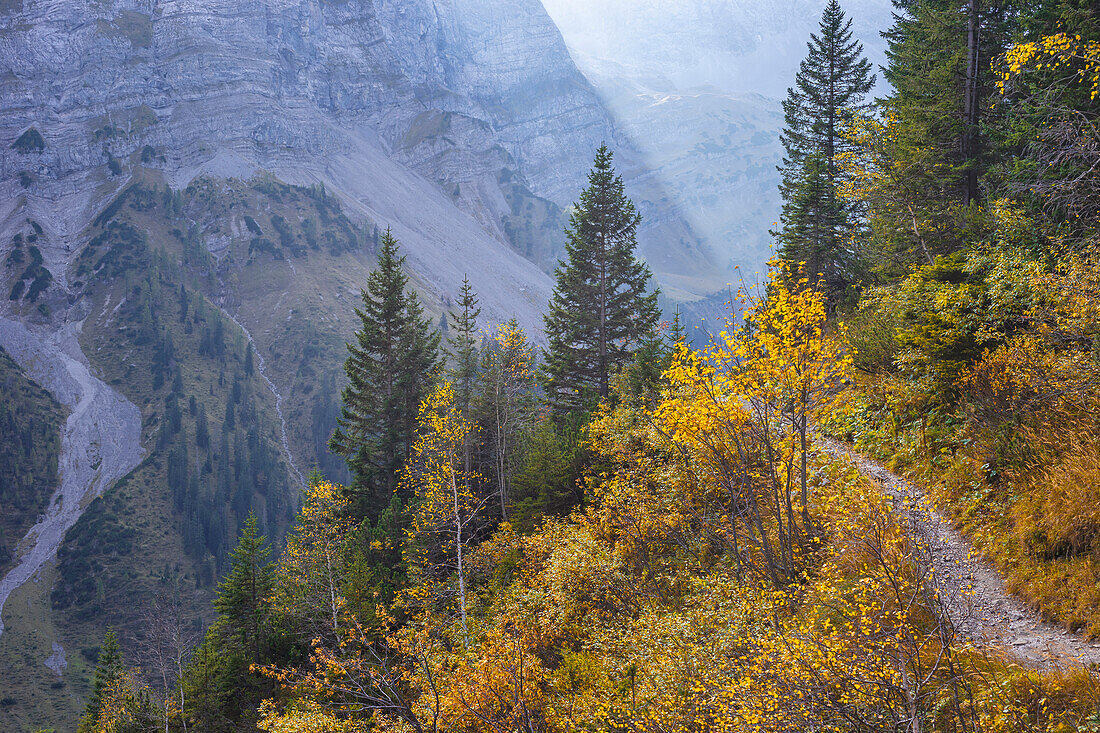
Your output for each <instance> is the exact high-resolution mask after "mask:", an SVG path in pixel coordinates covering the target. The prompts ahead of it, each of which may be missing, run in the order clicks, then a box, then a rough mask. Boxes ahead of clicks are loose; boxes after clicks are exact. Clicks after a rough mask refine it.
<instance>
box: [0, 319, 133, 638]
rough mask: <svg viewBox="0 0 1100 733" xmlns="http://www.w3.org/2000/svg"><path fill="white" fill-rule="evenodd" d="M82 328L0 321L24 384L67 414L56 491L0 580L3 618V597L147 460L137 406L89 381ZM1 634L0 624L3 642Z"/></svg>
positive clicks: (0, 337)
mask: <svg viewBox="0 0 1100 733" xmlns="http://www.w3.org/2000/svg"><path fill="white" fill-rule="evenodd" d="M80 325H81V323H80V322H75V323H74V322H70V323H67V324H65V325H64V326H62V327H61V328H59V329H57V330H45V329H41V330H32V329H30V328H28V327H26V326H24V325H23V324H21V323H19V322H17V321H12V320H9V319H7V318H3V317H0V345H3V347H4V349H5V350H7V351H8V353H9V354H11V356H12V358H13V359H15V361H16V362H17V363H19V364H20V366H22V367H23V369H24V370H25V371H26V373H27V374H28V376H30V377H31V378H32V379H34V380H35V381H36V382H37V383H38V384H40V385H42V386H43V387H45V388H46V389H48V390H49V391H50V392H52V393H53V395H54V397H55V398H56V399H57V401H58V402H60V403H62V404H63V405H65V406H66V407H68V408H69V410H70V413H69V417H68V418H67V419H66V421H65V427H64V429H63V430H62V434H61V456H60V459H59V461H58V475H59V478H60V480H61V486H60V487H59V488H58V489H57V491H56V492H55V493H54V495H53V497H52V499H51V501H50V507H49V509H48V510H47V511H46V513H45V514H43V515H42V517H41V518H40V519H39V521H38V523H37V524H35V525H34V527H32V528H31V530H30V532H28V533H27V536H26V537H25V538H24V539H23V542H22V543H21V545H20V548H19V552H18V554H19V560H18V562H17V564H16V566H15V567H14V568H12V569H11V570H10V571H9V572H8V573H7V574H6V575H5V576H4V577H3V578H2V579H0V611H2V610H3V606H4V602H5V601H6V600H7V598H8V596H9V595H10V594H11V593H12V592H13V591H14V590H15V589H17V588H18V587H19V586H21V585H23V584H24V583H26V582H27V581H28V580H30V579H31V578H32V577H34V576H35V575H36V574H37V573H38V571H39V570H40V569H41V568H42V566H43V565H44V564H45V563H46V562H48V561H50V560H52V559H53V558H55V557H56V556H57V550H58V548H59V547H60V546H61V542H62V540H63V539H64V538H65V533H66V532H68V531H69V528H70V527H72V526H73V525H74V524H76V521H77V520H78V519H80V515H81V514H83V513H84V509H85V508H86V507H87V506H88V504H89V503H91V501H92V499H94V498H95V497H97V496H99V495H100V494H101V493H103V491H105V490H106V489H107V488H108V487H109V486H111V485H112V484H114V483H115V482H116V481H118V480H119V479H120V478H122V477H123V476H125V475H126V474H127V473H129V472H130V471H131V470H132V469H133V468H134V467H135V466H136V465H137V464H138V463H140V462H141V459H142V458H143V457H144V455H145V451H144V449H143V448H142V446H141V414H140V413H139V412H138V409H137V407H136V406H135V405H133V404H132V403H130V402H129V401H127V400H126V399H125V398H123V397H122V395H120V394H119V393H118V392H116V391H115V390H114V389H112V388H111V387H110V386H108V385H107V384H104V383H103V382H102V381H100V380H99V379H97V378H96V377H95V376H93V375H92V373H91V371H90V370H89V367H88V362H87V359H86V358H84V354H83V353H82V352H81V351H80V345H79V343H78V342H77V334H78V332H79V329H80ZM3 631H4V624H3V621H2V620H0V634H2V633H3Z"/></svg>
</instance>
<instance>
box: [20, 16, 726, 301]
mask: <svg viewBox="0 0 1100 733" xmlns="http://www.w3.org/2000/svg"><path fill="white" fill-rule="evenodd" d="M0 109H2V110H3V111H4V114H3V115H2V116H0V222H6V224H0V229H2V230H4V231H6V230H8V229H9V228H10V227H11V226H14V223H13V222H16V223H17V222H22V221H24V220H25V218H26V217H27V216H31V217H33V218H34V219H35V220H36V221H41V222H42V224H43V225H44V226H46V227H47V229H48V230H50V234H52V235H54V237H55V241H60V242H64V243H65V246H66V247H68V248H69V249H70V250H75V249H78V247H79V242H78V241H76V240H75V238H76V237H78V236H79V233H80V231H81V230H82V229H83V228H84V227H85V225H86V224H87V222H88V221H89V220H90V219H91V218H92V217H93V216H95V214H96V212H97V211H99V210H100V209H101V208H102V207H103V206H104V204H105V202H106V201H108V200H110V198H111V197H112V196H113V195H115V194H116V193H117V192H118V191H119V190H120V189H121V188H122V187H123V186H124V185H125V183H126V182H127V181H128V180H129V177H130V175H131V172H132V171H133V170H134V169H135V168H136V167H138V166H144V167H147V168H155V169H159V170H161V171H162V172H163V174H164V175H165V177H166V178H167V179H168V180H169V181H170V182H172V183H173V185H176V186H181V185H185V184H186V183H187V182H189V181H190V180H192V179H193V178H194V177H195V176H197V175H200V174H205V175H213V176H222V177H229V176H237V177H247V176H249V175H251V174H252V173H253V172H255V171H256V170H259V169H265V170H270V171H272V172H274V173H276V175H278V176H280V177H281V178H283V179H285V180H288V181H291V182H323V183H325V184H326V185H327V186H329V187H330V188H331V189H333V190H335V191H337V192H338V193H339V194H340V195H341V197H342V198H344V199H345V202H346V203H347V204H349V205H350V208H352V210H353V211H354V210H355V209H356V208H358V209H359V210H360V211H361V212H362V213H363V214H365V215H369V216H370V217H371V218H372V219H374V220H375V221H377V222H379V223H381V224H382V225H389V226H392V227H394V229H395V231H397V233H398V234H399V235H400V236H402V237H403V243H404V244H405V245H406V247H407V249H408V250H409V252H410V260H412V264H413V266H414V269H415V268H419V271H421V272H422V274H423V275H424V276H425V278H426V279H428V280H429V281H439V282H440V283H442V282H443V281H444V280H447V279H448V278H450V277H451V276H452V275H454V274H455V273H454V272H453V270H454V268H448V267H441V266H439V265H438V263H437V261H438V260H439V259H440V256H441V255H443V254H444V252H442V251H440V250H439V249H438V247H437V245H439V244H440V242H439V238H440V237H446V238H448V239H451V240H467V241H468V243H469V244H470V245H471V248H470V251H469V252H466V253H465V255H464V257H465V262H464V263H463V267H464V268H467V269H470V268H474V267H478V266H480V265H481V264H482V262H481V260H479V259H476V258H479V257H483V256H489V253H490V252H492V251H493V250H494V248H498V247H497V245H500V244H502V243H511V244H516V242H515V239H516V235H515V233H514V229H515V228H516V226H517V217H519V216H521V215H522V210H524V209H526V208H527V207H529V206H530V205H531V204H532V202H538V203H539V204H540V206H541V207H542V208H545V209H547V210H548V211H550V212H551V213H552V214H554V215H555V216H556V217H557V218H556V219H554V226H555V227H556V226H557V225H558V224H559V223H560V219H561V216H560V209H561V208H563V207H566V206H568V204H569V203H570V202H571V201H572V200H573V199H574V198H575V197H576V195H577V193H579V191H580V189H581V187H582V186H583V185H584V176H585V173H586V171H587V169H588V166H589V165H590V162H591V158H592V154H593V152H594V150H595V148H596V147H597V146H598V145H599V144H600V142H602V141H607V142H608V143H609V144H611V145H612V146H613V147H615V148H616V149H617V150H619V165H620V169H621V170H622V171H623V172H624V174H625V175H626V177H627V178H628V186H629V188H630V192H631V193H632V194H633V195H634V196H635V197H636V198H637V199H638V200H639V202H640V205H641V207H642V210H643V214H645V215H646V229H645V231H644V233H643V237H642V238H643V252H644V253H645V254H646V255H647V256H648V257H649V259H650V260H651V261H652V264H653V265H654V267H655V269H657V270H659V271H668V272H670V273H674V274H676V275H677V276H687V277H688V279H689V280H690V279H691V278H704V279H705V277H706V276H707V269H708V268H709V260H708V258H707V256H706V255H705V253H703V252H702V251H700V250H699V249H698V246H697V242H696V240H695V237H694V235H693V234H692V232H691V230H690V228H689V227H688V226H687V225H686V224H684V222H683V220H682V219H681V218H679V217H678V215H677V214H676V213H675V212H671V213H669V212H658V211H657V209H656V207H657V206H658V205H659V204H660V203H661V202H662V194H661V192H660V186H659V184H657V183H656V182H655V181H654V180H653V179H652V177H651V176H648V175H647V172H646V171H645V170H644V169H643V168H642V166H641V163H640V156H639V155H637V154H636V153H635V152H634V150H633V149H632V147H631V145H630V143H629V141H628V140H626V139H625V138H624V137H623V135H622V134H621V133H620V132H619V131H618V130H617V129H616V128H615V126H614V124H613V123H612V121H611V119H610V117H609V116H608V114H607V112H606V111H605V109H604V108H603V106H602V105H601V103H600V101H599V99H598V98H597V96H596V94H595V92H594V91H593V89H592V87H591V86H590V84H589V83H588V82H587V80H586V79H585V78H584V76H582V75H581V74H580V72H579V71H578V70H577V68H576V66H575V65H574V64H573V62H572V60H571V59H570V57H569V53H568V51H567V50H566V47H565V45H564V43H563V41H562V38H561V35H560V33H559V32H558V30H557V28H556V26H555V25H554V24H553V22H552V21H551V20H550V18H549V17H548V16H547V15H546V13H545V11H544V10H543V8H542V5H541V4H540V3H539V2H538V0H114V1H109V2H102V1H101V0H21V1H20V0H6V2H3V3H0ZM30 128H33V129H34V130H35V131H37V133H38V134H40V135H41V139H42V141H43V142H44V145H43V146H38V147H35V146H28V145H16V146H14V147H13V144H14V143H15V141H16V140H17V139H20V136H21V135H22V134H23V133H24V132H25V131H27V130H28V129H30ZM543 225H544V229H546V230H547V231H546V232H544V234H543V236H544V237H547V238H552V237H557V238H558V239H560V236H559V235H558V233H557V232H552V231H551V229H552V227H550V225H549V224H547V223H546V222H545V221H544V222H543ZM3 233H4V232H3V231H0V234H3ZM475 241H476V246H475V245H474V242H475ZM453 243H454V241H452V242H451V244H452V245H453ZM547 246H549V245H543V247H544V249H545V248H546V247H547ZM498 249H502V248H498ZM520 249H522V248H520ZM525 254H528V255H531V254H532V253H530V252H527V253H525ZM45 255H46V261H47V265H48V266H50V267H51V269H54V268H57V267H58V266H59V265H61V263H62V261H63V260H64V255H65V253H63V252H47V253H45ZM492 258H493V257H492V256H490V259H492ZM495 259H497V260H499V261H504V260H513V259H515V258H514V257H511V255H510V253H504V254H500V253H497V254H496V255H495ZM532 259H539V258H538V257H532ZM541 259H542V261H543V264H544V266H545V265H546V264H547V263H548V262H552V260H553V256H552V253H550V252H544V253H543V256H542V258H541ZM501 266H502V265H500V264H499V262H498V263H497V264H496V265H489V267H490V269H492V268H494V267H496V268H498V269H499V267H501ZM508 267H509V268H511V269H512V270H515V272H512V273H510V275H511V276H512V277H514V278H520V279H522V278H525V277H526V278H529V279H531V280H532V283H531V285H532V286H533V287H535V288H536V289H537V290H538V291H540V292H539V293H538V295H539V297H541V296H542V295H543V294H546V293H547V292H548V288H547V281H546V279H545V278H542V277H541V276H538V275H537V274H535V273H533V272H532V273H528V272H526V270H527V269H528V268H527V267H526V263H523V262H510V263H509V265H508ZM58 269H63V268H58ZM60 275H61V273H55V277H59V276H60ZM59 279H63V278H60V277H59ZM496 281H498V279H494V282H496ZM506 300H507V299H506V298H503V299H502V300H501V302H500V303H498V305H499V306H500V307H501V308H502V309H503V310H507V309H508V307H509V306H510V304H509V303H507V302H506ZM528 315H533V313H529V314H528Z"/></svg>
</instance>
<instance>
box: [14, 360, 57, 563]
mask: <svg viewBox="0 0 1100 733" xmlns="http://www.w3.org/2000/svg"><path fill="white" fill-rule="evenodd" d="M63 419H64V410H63V409H62V407H61V405H59V404H58V403H57V402H56V401H55V400H54V399H53V397H52V396H50V394H49V393H48V392H46V391H45V390H44V389H42V388H41V387H38V386H37V385H35V384H34V382H32V381H31V380H30V379H28V378H27V376H26V375H25V374H24V373H23V370H21V369H20V368H19V366H18V365H17V364H16V363H15V362H14V361H12V358H11V357H10V356H8V354H7V353H5V352H4V351H3V350H2V349H0V476H3V477H4V480H3V481H2V482H0V571H2V570H3V569H5V568H6V567H7V566H8V564H9V561H10V560H11V557H12V555H13V554H14V552H15V548H16V545H17V544H18V542H19V539H20V538H21V537H23V536H25V535H26V534H27V530H29V529H30V528H31V526H32V525H33V524H34V522H35V520H36V518H37V517H38V515H39V514H41V513H42V512H43V511H45V510H46V508H47V507H48V506H49V502H50V493H51V492H50V487H53V486H56V485H57V459H58V454H59V453H60V451H61V425H62V422H63Z"/></svg>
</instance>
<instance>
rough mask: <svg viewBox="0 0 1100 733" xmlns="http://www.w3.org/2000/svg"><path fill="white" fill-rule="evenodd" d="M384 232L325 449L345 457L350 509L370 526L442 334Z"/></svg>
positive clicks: (401, 457) (391, 484)
mask: <svg viewBox="0 0 1100 733" xmlns="http://www.w3.org/2000/svg"><path fill="white" fill-rule="evenodd" d="M397 248H398V245H397V240H396V239H394V238H393V235H392V234H391V233H390V231H389V230H388V229H387V230H386V233H385V234H384V235H382V242H381V244H380V246H379V251H378V267H377V268H376V269H375V270H374V271H373V272H371V274H370V276H369V277H368V278H367V286H366V288H365V289H363V290H362V291H361V292H362V299H363V305H362V307H361V308H357V309H356V311H355V312H356V315H358V316H359V320H360V322H361V324H362V328H360V330H358V331H356V333H355V340H354V341H353V342H352V343H349V344H348V352H349V353H350V355H349V356H348V359H347V361H346V362H345V364H344V371H345V372H346V374H347V376H348V385H347V387H345V388H344V391H343V396H342V397H343V408H342V410H341V415H340V417H339V418H338V420H337V428H336V431H335V432H334V433H333V435H332V439H331V440H330V441H329V449H330V450H331V451H332V452H333V453H336V454H338V455H342V456H344V458H345V459H346V460H347V463H348V467H349V468H350V469H351V472H352V480H351V484H350V486H349V489H350V491H351V492H352V494H353V495H354V497H355V501H354V511H355V512H356V513H358V514H359V515H360V516H364V517H367V518H369V519H370V520H371V521H374V520H376V519H377V518H378V516H380V515H381V514H382V512H383V511H384V510H385V508H386V507H387V506H389V503H390V501H391V499H392V498H393V496H392V495H393V492H394V490H395V489H396V487H397V476H398V472H399V471H400V470H401V467H402V466H403V465H404V463H405V460H406V459H407V457H408V453H409V450H410V449H411V447H412V444H413V441H414V440H415V437H416V426H417V417H418V414H419V408H420V402H421V400H423V398H424V397H425V396H427V394H428V391H429V390H430V388H431V384H432V381H433V379H434V377H435V373H436V371H437V369H438V366H439V333H438V332H436V331H435V330H434V329H432V327H431V324H430V323H429V321H428V320H427V319H425V318H424V313H423V309H422V308H421V306H420V303H419V301H418V300H417V297H416V294H415V293H414V292H412V291H409V292H407V293H406V286H407V285H408V277H406V276H405V274H404V273H403V272H402V271H401V267H402V265H403V264H404V262H405V258H404V257H403V256H400V255H398V249H397Z"/></svg>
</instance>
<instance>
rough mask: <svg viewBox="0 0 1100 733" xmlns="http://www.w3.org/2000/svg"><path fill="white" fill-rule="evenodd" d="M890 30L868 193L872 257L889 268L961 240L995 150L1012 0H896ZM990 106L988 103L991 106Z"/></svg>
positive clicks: (889, 271)
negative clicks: (999, 72) (886, 88)
mask: <svg viewBox="0 0 1100 733" xmlns="http://www.w3.org/2000/svg"><path fill="white" fill-rule="evenodd" d="M894 5H895V7H896V8H897V11H898V12H896V13H895V16H894V17H895V23H894V26H893V27H892V28H891V29H890V30H889V31H888V32H886V33H884V34H883V36H884V37H885V38H886V40H887V50H886V56H887V59H888V61H889V63H888V65H887V66H886V68H885V69H884V76H885V77H886V80H887V81H889V82H890V84H891V85H892V87H893V91H892V93H891V94H890V96H889V97H887V98H886V99H884V100H881V101H880V103H879V106H880V109H881V115H880V117H881V119H882V126H883V130H882V133H881V134H880V135H879V137H880V140H879V141H878V144H877V147H878V148H879V150H877V151H876V155H877V157H878V158H879V161H880V162H879V163H878V167H879V168H880V169H881V170H882V171H883V172H884V173H886V174H887V175H879V176H876V178H878V179H879V181H880V182H879V183H877V185H876V186H875V187H874V188H875V190H874V191H873V192H872V193H871V194H870V196H869V199H870V205H871V211H870V223H871V230H872V232H873V235H874V238H875V241H874V247H873V249H872V250H871V255H872V257H873V259H874V262H873V263H872V264H873V266H874V267H875V269H877V270H878V271H879V273H880V274H881V275H884V276H886V277H892V276H898V275H903V274H904V273H906V272H907V271H908V270H909V268H910V267H911V266H913V265H915V264H930V263H931V262H932V261H933V260H934V258H935V257H936V256H937V255H941V254H950V253H952V252H955V251H956V250H958V249H959V248H960V247H961V246H963V243H964V239H965V236H964V234H963V232H964V231H965V230H966V229H968V228H969V226H970V224H969V223H968V218H969V216H970V214H969V213H968V212H969V210H970V207H971V205H972V204H974V203H975V202H977V201H979V200H980V199H981V190H980V182H981V178H982V176H983V175H984V172H985V170H986V169H987V168H988V166H989V165H990V164H991V162H992V160H991V155H992V152H993V151H992V149H991V147H990V146H989V144H988V141H987V139H986V137H985V135H984V133H983V131H982V130H983V127H984V126H985V125H986V123H987V122H990V123H991V122H994V120H992V119H986V118H988V117H989V115H990V105H989V102H988V100H989V95H990V94H991V93H992V90H993V83H992V82H993V80H992V78H991V74H990V73H989V69H990V65H991V62H992V60H993V59H994V58H996V57H998V56H999V55H1000V54H1001V53H1002V52H1003V51H1004V49H1005V47H1006V43H1007V42H1008V37H1009V36H1008V28H1007V24H1006V20H1007V19H1008V17H1009V13H1010V12H1012V10H1011V8H1010V6H1011V5H1012V4H1011V3H990V4H988V5H987V6H984V7H983V6H982V5H981V4H980V3H979V2H978V0H895V2H894ZM983 110H984V111H983Z"/></svg>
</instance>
